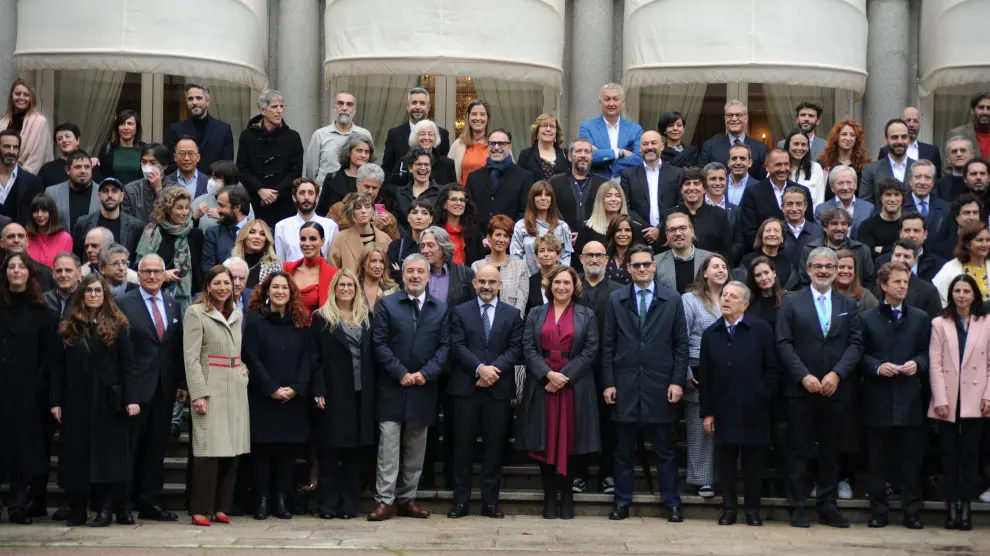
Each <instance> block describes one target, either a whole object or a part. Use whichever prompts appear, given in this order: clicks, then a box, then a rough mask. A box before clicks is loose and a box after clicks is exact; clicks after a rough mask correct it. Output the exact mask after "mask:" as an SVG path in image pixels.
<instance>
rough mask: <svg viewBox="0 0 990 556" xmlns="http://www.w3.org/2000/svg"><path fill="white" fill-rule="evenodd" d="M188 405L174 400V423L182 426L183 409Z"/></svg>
mask: <svg viewBox="0 0 990 556" xmlns="http://www.w3.org/2000/svg"><path fill="white" fill-rule="evenodd" d="M185 407H186V405H185V404H181V403H179V402H174V403H173V404H172V424H173V425H175V426H177V427H180V426H182V410H183V409H184V408H185Z"/></svg>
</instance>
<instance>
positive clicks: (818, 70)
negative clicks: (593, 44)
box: [623, 0, 867, 92]
mask: <svg viewBox="0 0 990 556" xmlns="http://www.w3.org/2000/svg"><path fill="white" fill-rule="evenodd" d="M625 6H626V8H625V26H624V29H623V34H624V47H623V57H624V60H623V62H624V64H623V70H624V71H623V77H624V81H625V84H626V86H628V87H645V86H651V85H674V84H690V83H735V82H749V83H775V84H783V85H809V86H815V87H830V88H837V89H848V90H852V91H855V92H862V91H863V89H864V88H865V87H866V38H867V22H866V0H626V3H625Z"/></svg>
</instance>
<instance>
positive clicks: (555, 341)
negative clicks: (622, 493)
mask: <svg viewBox="0 0 990 556" xmlns="http://www.w3.org/2000/svg"><path fill="white" fill-rule="evenodd" d="M554 318H555V317H554V307H553V304H552V303H551V304H550V311H549V312H548V313H547V320H546V321H545V322H544V323H543V328H542V329H540V342H541V343H542V345H543V351H545V352H550V356H549V357H547V358H546V362H547V365H548V366H549V367H550V370H552V371H556V372H560V370H561V369H563V368H564V365H566V364H567V359H566V356H567V354H568V353H570V351H571V345H572V344H573V343H574V304H573V303H572V304H571V305H568V307H567V309H566V310H565V311H564V314H563V315H561V316H560V320H559V321H558V322H556V323H555V322H554ZM543 396H544V410H545V420H546V427H547V432H546V449H545V451H543V452H530V453H529V455H530V457H532V458H533V459H535V460H537V461H540V462H542V463H548V464H551V465H556V466H557V471H558V472H559V473H560V474H561V475H564V476H567V456H571V455H574V447H575V445H576V441H575V438H574V436H575V434H574V388H573V387H571V385H570V384H568V385H566V386H564V387H563V388H561V389H560V390H558V391H556V392H554V393H553V394H551V393H550V392H547V391H545V390H544V392H543Z"/></svg>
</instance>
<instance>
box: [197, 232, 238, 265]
mask: <svg viewBox="0 0 990 556" xmlns="http://www.w3.org/2000/svg"><path fill="white" fill-rule="evenodd" d="M236 240H237V227H236V226H227V225H226V224H217V225H216V226H213V227H211V228H208V229H207V230H206V232H205V234H204V237H203V272H209V271H210V269H211V268H213V267H214V266H216V265H218V264H220V263H222V262H224V261H225V260H226V259H227V257H229V256H230V252H231V250H233V249H234V242H235V241H236Z"/></svg>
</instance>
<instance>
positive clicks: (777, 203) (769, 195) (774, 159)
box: [742, 149, 814, 245]
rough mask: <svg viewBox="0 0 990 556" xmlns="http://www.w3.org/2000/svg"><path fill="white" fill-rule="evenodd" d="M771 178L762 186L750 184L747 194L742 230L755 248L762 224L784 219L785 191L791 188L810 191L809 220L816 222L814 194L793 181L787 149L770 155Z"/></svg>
mask: <svg viewBox="0 0 990 556" xmlns="http://www.w3.org/2000/svg"><path fill="white" fill-rule="evenodd" d="M766 160H767V162H766V170H767V179H765V180H763V181H761V182H759V183H750V184H749V185H748V186H746V190H745V191H743V197H742V227H743V242H744V244H745V245H753V243H754V242H755V241H756V232H758V231H759V229H760V224H763V221H764V220H766V219H767V218H776V219H778V220H783V219H784V212H783V210H781V207H782V206H783V203H784V191H785V190H786V189H787V188H788V187H800V188H803V189H804V191H806V192H807V195H808V196H807V199H806V201H807V214H805V219H806V220H813V219H814V213H813V212H812V209H811V207H812V201H811V191H808V188H807V187H805V186H803V185H801V184H799V183H797V182H794V181H791V179H790V173H791V169H790V168H791V162H790V160H791V159H790V155H788V154H787V152H786V151H784V150H783V149H774V150H772V151H770V154H768V155H767V156H766Z"/></svg>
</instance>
